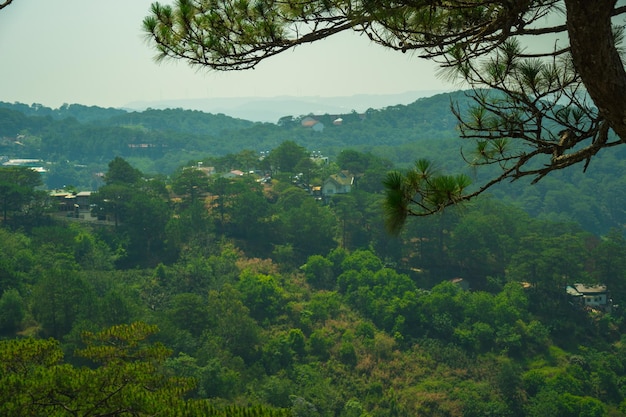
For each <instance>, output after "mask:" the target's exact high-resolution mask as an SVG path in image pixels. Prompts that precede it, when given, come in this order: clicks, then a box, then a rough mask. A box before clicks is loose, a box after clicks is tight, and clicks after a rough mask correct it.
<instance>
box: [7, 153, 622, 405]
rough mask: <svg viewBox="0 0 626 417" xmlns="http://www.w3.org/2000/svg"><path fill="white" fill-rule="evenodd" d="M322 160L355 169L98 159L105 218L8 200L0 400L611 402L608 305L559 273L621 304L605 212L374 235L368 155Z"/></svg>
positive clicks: (612, 350) (486, 217)
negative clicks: (263, 177)
mask: <svg viewBox="0 0 626 417" xmlns="http://www.w3.org/2000/svg"><path fill="white" fill-rule="evenodd" d="M300 151H301V149H300V148H299V147H298V146H297V145H295V144H294V143H284V144H281V145H280V146H278V147H277V151H276V152H275V154H274V155H270V156H268V158H269V160H270V161H279V160H280V155H283V154H294V155H295V154H298V153H299V152H300ZM244 155H245V154H244ZM244 155H239V158H242V157H243V156H244ZM304 157H306V158H308V155H307V154H306V153H304ZM237 159H238V158H228V160H229V161H230V162H231V163H235V162H233V161H236V160H237ZM242 160H246V159H245V158H243V159H242ZM337 161H338V162H339V163H341V165H340V166H338V167H337V168H347V167H348V166H350V168H351V169H353V170H354V171H355V172H362V173H363V177H362V180H363V183H364V184H366V187H365V189H361V188H360V186H357V187H356V189H355V190H353V192H351V193H350V194H346V195H337V196H335V197H333V198H332V199H331V201H329V203H328V204H325V203H324V202H323V201H317V200H315V198H313V197H312V196H311V195H309V194H308V193H307V192H306V191H305V190H304V189H303V188H302V184H301V183H300V182H298V181H297V180H295V179H294V176H293V172H292V173H289V172H284V171H280V170H278V171H276V172H274V177H273V180H272V181H271V182H267V183H262V182H257V181H255V180H254V178H255V176H253V175H244V176H239V177H234V178H229V177H225V176H220V175H215V176H206V175H204V174H202V175H199V174H198V172H202V171H201V170H200V169H199V168H198V167H197V165H194V167H186V168H181V169H179V170H177V171H176V173H175V174H173V175H172V176H171V178H169V179H163V178H161V179H160V178H158V177H151V176H148V175H146V174H145V173H144V172H142V171H141V170H139V169H137V168H135V167H133V166H132V165H130V164H129V163H128V162H127V161H126V160H124V159H122V158H115V159H113V160H111V161H110V162H109V164H108V170H107V171H106V173H105V175H104V181H105V185H104V186H103V187H101V188H100V190H99V191H98V193H97V195H96V196H94V198H95V199H94V201H96V202H98V203H97V207H98V208H94V210H96V211H98V210H99V207H103V208H104V210H105V212H106V214H105V216H104V217H105V218H107V219H108V220H95V219H94V220H93V221H91V222H87V221H83V220H82V219H80V218H78V219H77V218H68V217H65V215H62V216H61V217H58V216H57V215H56V213H55V212H54V211H52V212H37V213H31V214H30V215H29V216H25V215H22V214H20V213H22V211H20V212H17V211H16V212H9V213H8V221H7V222H6V226H5V227H4V228H2V229H0V239H1V241H2V242H3V251H2V252H1V253H0V288H1V292H2V294H1V296H0V332H1V334H2V338H3V340H2V341H0V367H1V368H0V369H2V373H1V374H0V379H1V380H0V397H1V398H3V400H2V401H0V403H2V404H3V407H4V408H3V413H4V414H7V415H23V413H22V414H20V412H23V411H24V410H29V413H30V414H31V415H72V414H71V413H74V414H81V413H82V414H88V413H91V414H93V415H106V414H107V413H112V412H114V411H115V410H117V411H115V412H120V413H122V415H123V413H126V414H128V415H151V414H152V413H153V411H154V410H155V409H158V410H161V411H163V410H169V411H167V412H166V414H168V415H176V414H175V413H178V415H198V413H200V414H202V415H211V414H208V413H209V411H206V410H212V411H210V412H211V413H215V415H257V414H258V415H287V413H288V414H289V415H294V416H389V415H393V416H415V415H423V416H485V415H489V414H492V415H501V416H609V415H610V416H619V415H624V414H626V405H625V404H626V391H624V388H623V387H624V381H625V380H626V379H625V378H626V371H625V369H626V364H625V363H624V358H625V357H626V356H624V354H625V353H626V352H624V340H623V338H622V333H623V331H624V321H623V320H624V315H623V312H622V309H621V308H619V307H617V308H614V309H613V310H612V311H610V312H606V313H601V312H598V311H587V310H584V309H581V308H578V307H575V306H574V305H572V304H571V303H570V302H569V300H568V299H567V297H566V296H565V292H564V286H565V284H567V283H570V284H571V283H575V282H586V283H594V282H601V283H605V284H607V285H608V286H609V289H610V291H611V294H612V297H613V299H614V302H615V303H616V304H621V300H622V299H624V297H626V285H625V284H624V283H625V282H626V281H625V280H624V278H625V277H626V240H624V238H623V236H622V234H621V232H620V231H618V230H615V231H612V232H610V233H607V234H606V235H605V236H603V237H599V236H596V235H593V234H591V233H589V232H587V231H585V230H584V229H582V228H581V227H580V226H578V225H576V224H574V223H571V222H556V221H551V220H541V219H536V218H533V217H531V216H530V215H528V214H527V213H525V212H523V211H522V210H520V209H519V208H515V207H513V206H511V205H507V204H504V203H501V202H498V201H496V200H493V199H486V198H485V199H481V200H479V201H477V202H476V203H475V204H474V205H471V206H467V207H465V208H464V209H462V210H459V211H455V212H446V213H445V214H444V215H441V216H435V217H432V218H420V219H416V221H414V222H410V223H409V225H408V227H407V228H406V230H404V231H403V232H402V233H401V234H400V236H399V237H398V238H391V237H390V236H388V235H387V234H386V233H385V232H384V228H383V224H382V205H381V199H382V193H381V189H380V185H379V187H378V188H375V187H374V189H371V190H370V189H368V187H372V184H374V183H376V181H374V180H370V181H367V180H366V179H367V177H368V175H369V176H371V177H376V175H378V177H377V178H378V179H381V178H382V177H383V176H384V172H385V169H382V170H381V169H380V167H385V166H387V165H388V164H387V163H386V162H385V160H381V159H380V158H377V157H374V156H373V155H372V154H369V153H360V152H355V151H346V152H345V153H341V155H340V156H339V157H338V158H337ZM207 162H210V161H209V160H207ZM215 162H220V163H227V161H226V160H221V159H219V158H218V159H215ZM261 162H262V161H259V163H261ZM216 165H217V164H216ZM324 169H325V168H324V166H318V167H311V171H310V177H311V178H313V179H314V178H319V177H321V176H323V175H324V174H323V170H324ZM0 174H2V170H0ZM379 184H380V183H379ZM118 196H119V197H120V198H119V199H118V198H117V197H118ZM25 204H26V205H28V204H30V203H28V202H26V203H25ZM116 220H117V222H116ZM456 278H462V279H463V282H464V283H468V284H469V287H470V290H464V289H463V286H462V285H460V284H458V283H456V281H457V280H455V279H456ZM453 281H454V282H453ZM157 329H158V330H157ZM18 364H19V365H18ZM16 393H17V394H16ZM16 410H18V411H16ZM174 410H176V411H174ZM198 410H202V411H198ZM133 413H134V414H133ZM194 413H195V414H194ZM220 413H221V414H220ZM237 413H241V414H237ZM246 413H247V414H246ZM253 413H257V414H253Z"/></svg>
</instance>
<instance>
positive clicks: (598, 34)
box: [565, 0, 626, 142]
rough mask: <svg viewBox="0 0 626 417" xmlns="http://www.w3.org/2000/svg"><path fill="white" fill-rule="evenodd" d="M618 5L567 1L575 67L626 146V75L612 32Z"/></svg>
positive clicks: (589, 0) (607, 1)
mask: <svg viewBox="0 0 626 417" xmlns="http://www.w3.org/2000/svg"><path fill="white" fill-rule="evenodd" d="M615 3H616V0H565V6H566V8H567V30H568V32H569V38H570V45H571V53H572V59H573V62H574V66H575V68H576V70H577V71H578V73H579V74H580V78H581V80H582V81H583V83H584V84H585V86H586V88H587V92H588V93H589V96H590V97H591V99H592V100H593V101H594V103H595V105H596V106H597V107H598V110H599V112H600V115H601V116H602V117H603V118H604V119H606V121H607V122H608V123H609V126H610V127H611V128H612V129H613V131H615V133H616V134H617V135H618V136H619V137H620V138H621V139H622V141H625V142H626V120H625V119H626V99H625V98H626V71H624V65H623V64H622V60H621V58H620V56H619V53H618V51H617V49H616V47H615V42H614V38H613V34H612V30H611V13H612V11H613V10H614V8H615Z"/></svg>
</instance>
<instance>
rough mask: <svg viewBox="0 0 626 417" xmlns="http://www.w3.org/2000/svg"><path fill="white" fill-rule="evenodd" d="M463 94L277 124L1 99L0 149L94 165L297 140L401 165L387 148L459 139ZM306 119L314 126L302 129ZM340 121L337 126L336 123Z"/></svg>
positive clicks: (224, 151)
mask: <svg viewBox="0 0 626 417" xmlns="http://www.w3.org/2000/svg"><path fill="white" fill-rule="evenodd" d="M458 95H459V94H458V93H456V94H453V95H451V94H441V95H437V96H434V97H430V98H423V99H419V100H418V101H416V102H415V103H413V104H410V105H407V106H404V105H398V106H391V107H387V108H384V109H379V110H374V109H370V110H368V111H366V112H365V113H363V114H358V113H356V112H352V113H349V114H333V115H329V114H324V115H286V116H285V117H283V118H281V119H280V120H279V121H278V123H277V124H271V123H258V122H256V123H255V122H250V121H247V120H242V119H236V118H232V117H229V116H226V115H223V114H217V115H214V114H208V113H203V112H200V111H192V110H183V109H167V110H154V109H148V110H145V111H143V112H126V111H124V110H119V109H103V108H98V107H87V106H81V105H76V104H72V105H65V106H62V107H61V108H59V109H50V108H46V107H43V106H41V105H37V104H33V105H31V106H28V105H25V104H8V103H0V138H3V143H2V147H0V154H4V155H8V156H15V157H17V156H19V157H23V156H24V155H25V154H28V155H29V157H42V158H50V157H51V156H52V157H53V158H54V157H55V156H58V157H59V158H64V159H69V160H70V161H76V162H80V163H90V162H96V161H99V160H101V159H102V157H103V156H104V157H105V159H106V158H108V157H109V156H115V155H122V156H138V155H137V148H136V147H133V146H132V145H133V144H137V143H145V144H150V145H151V146H150V147H149V152H148V151H147V152H145V156H147V157H149V158H151V159H160V158H163V157H166V156H168V154H169V156H171V157H173V156H172V154H180V153H181V152H183V153H186V154H188V155H195V154H196V153H199V154H201V155H202V156H205V155H207V154H210V155H213V156H221V155H225V154H228V153H237V152H240V151H241V150H242V149H251V150H256V151H261V150H268V149H272V148H274V147H276V146H277V145H278V144H280V143H282V142H283V141H285V140H294V141H295V142H297V143H299V144H300V145H303V146H306V147H307V148H309V149H315V150H320V151H322V152H323V153H324V154H327V155H328V154H331V155H332V154H334V153H336V152H337V151H338V150H341V149H344V148H346V147H353V148H356V149H368V150H372V151H378V152H381V153H383V154H389V153H390V152H391V154H389V155H386V156H387V157H390V159H391V160H392V161H394V162H396V159H397V157H400V159H401V160H399V161H397V162H408V161H410V160H406V159H407V158H406V157H405V155H406V152H403V151H400V152H397V153H396V151H395V150H394V151H390V150H388V149H387V147H388V146H403V145H412V144H413V143H414V141H415V140H417V139H432V138H442V137H447V138H450V137H454V125H455V119H454V117H453V116H452V114H451V113H450V110H449V109H450V100H451V98H453V97H456V96H458ZM307 117H312V118H313V119H314V120H315V121H316V122H318V123H317V125H316V126H311V125H307V126H303V123H302V122H303V120H304V119H305V118H307ZM338 119H341V121H342V122H341V124H340V125H338V124H337V123H334V122H336V121H337V120H338ZM18 135H22V137H24V136H25V137H26V138H28V137H36V138H39V139H40V140H35V141H28V140H27V141H20V142H21V144H20V145H18V146H17V147H13V148H12V147H11V145H12V143H11V139H15V138H16V137H17V136H18ZM77 148H79V149H80V150H78V149H77ZM157 150H158V152H157ZM142 156H143V155H142ZM166 165H169V164H166Z"/></svg>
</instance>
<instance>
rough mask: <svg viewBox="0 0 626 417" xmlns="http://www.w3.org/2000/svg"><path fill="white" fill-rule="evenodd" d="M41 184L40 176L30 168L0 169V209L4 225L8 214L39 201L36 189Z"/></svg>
mask: <svg viewBox="0 0 626 417" xmlns="http://www.w3.org/2000/svg"><path fill="white" fill-rule="evenodd" d="M41 184H42V181H41V174H39V173H38V172H37V171H35V170H33V169H31V168H26V167H2V168H0V207H2V217H3V220H4V222H5V223H6V222H7V219H8V215H9V213H11V212H17V211H21V210H24V209H26V208H27V207H28V206H29V205H30V204H33V203H35V202H36V200H37V199H41V194H40V193H38V192H37V189H36V188H37V187H38V186H40V185H41Z"/></svg>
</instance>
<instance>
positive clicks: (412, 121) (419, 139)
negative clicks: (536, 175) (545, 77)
mask: <svg viewBox="0 0 626 417" xmlns="http://www.w3.org/2000/svg"><path fill="white" fill-rule="evenodd" d="M451 102H455V103H457V104H458V105H460V106H469V102H468V101H466V98H465V97H464V94H463V93H461V92H459V93H453V94H441V95H437V96H434V97H430V98H423V99H419V100H417V101H416V102H414V103H412V104H410V105H407V106H404V105H398V106H391V107H387V108H385V109H381V110H368V111H367V112H365V113H363V114H357V113H356V112H353V113H350V114H345V115H312V117H313V118H314V119H315V120H316V121H318V122H319V123H320V124H323V126H324V128H323V129H321V130H313V129H312V128H310V127H304V126H303V125H302V122H303V121H304V120H305V119H306V118H307V117H309V116H285V117H283V118H282V119H281V120H279V122H278V124H269V123H266V124H261V123H251V122H247V121H242V120H238V119H232V118H229V117H227V116H224V115H210V114H204V113H201V112H196V111H185V110H181V109H177V110H149V111H146V112H141V113H139V112H134V113H126V112H123V111H120V110H114V109H101V108H97V107H86V106H80V105H69V106H65V107H62V108H61V109H57V110H52V109H48V108H45V107H43V106H40V105H32V106H26V105H21V104H7V103H1V104H2V105H1V106H0V107H1V108H0V155H5V156H6V157H7V158H42V159H44V161H43V164H44V167H45V168H46V169H47V173H46V175H45V176H44V177H43V180H44V183H45V185H46V186H47V188H61V187H64V186H74V187H76V188H78V189H83V190H96V189H97V188H99V187H100V186H102V185H103V184H104V182H103V181H102V175H101V174H102V173H103V172H105V171H106V170H107V164H108V162H109V161H111V160H112V159H114V158H115V157H118V156H119V157H123V158H124V159H126V160H127V161H129V162H130V163H132V164H133V166H135V167H137V168H139V169H141V170H142V171H143V172H146V173H149V174H150V175H152V176H155V175H156V176H158V174H160V175H163V176H171V175H173V174H174V173H175V172H176V171H177V170H178V169H179V167H181V166H182V165H187V164H188V163H189V161H203V162H204V164H205V166H214V167H215V168H216V170H217V171H218V172H227V171H228V170H231V169H240V170H243V171H246V172H247V171H249V170H251V169H255V168H260V169H262V170H271V166H269V164H268V165H265V166H261V167H259V166H258V163H257V160H258V156H259V153H260V152H267V151H272V150H274V149H276V148H278V147H279V146H280V145H281V144H282V143H284V142H289V141H293V142H295V143H296V144H297V145H299V146H300V147H303V148H305V150H306V151H309V152H319V153H321V155H322V156H325V157H329V158H330V160H331V162H336V161H338V160H339V158H341V157H342V156H341V154H344V153H345V152H347V151H356V152H357V153H365V154H368V155H372V156H375V157H377V158H381V159H383V160H385V161H386V162H385V163H383V164H379V165H378V166H374V165H372V166H369V165H367V164H365V165H364V166H365V167H366V168H365V169H368V170H370V174H376V175H369V178H370V180H369V184H370V185H371V186H370V187H369V188H367V191H370V192H373V191H376V190H379V189H380V184H381V180H380V178H382V177H379V176H378V173H379V172H385V171H388V170H389V169H392V168H394V167H395V168H397V169H399V170H401V171H403V170H404V169H406V168H410V167H412V166H413V161H415V160H419V159H428V160H430V161H432V162H431V163H432V165H433V167H434V168H437V169H438V170H439V171H441V172H443V173H449V172H455V171H456V172H459V171H461V172H463V173H464V174H465V175H467V176H469V177H470V178H472V179H473V181H474V182H475V183H477V184H480V183H482V182H484V181H486V180H488V179H489V178H490V176H492V175H493V172H490V171H489V169H487V170H485V169H482V170H480V171H474V170H467V169H466V162H465V161H464V160H463V159H462V158H461V157H460V156H459V157H456V158H455V157H449V156H448V157H446V158H443V157H442V155H458V150H459V148H462V145H463V143H462V142H460V141H459V140H458V139H455V137H456V136H457V135H458V133H457V132H455V126H456V123H457V121H456V119H455V117H454V116H453V114H452V113H451V112H450V105H451ZM464 103H465V104H464ZM55 112H56V113H60V114H59V115H57V116H53V114H55ZM36 114H45V116H44V117H39V116H35V115H36ZM79 115H82V116H81V117H80V118H78V117H79ZM68 117H70V118H68ZM337 117H341V119H342V123H341V125H337V124H334V123H333V121H335V120H336V119H337ZM68 129H69V130H68ZM142 144H143V145H145V146H144V147H141V146H138V145H142ZM149 144H152V145H155V146H148V145H149ZM156 144H161V145H163V146H161V147H158V146H156ZM159 146H160V145H159ZM209 155H210V157H209ZM347 156H350V155H349V153H348V154H347ZM623 156H624V151H622V150H615V151H612V152H606V153H602V152H601V153H599V154H597V155H596V156H595V157H594V162H593V163H591V164H590V165H589V166H588V167H587V170H586V172H583V170H582V169H575V168H573V169H569V170H565V171H563V172H555V173H553V174H552V175H551V176H549V177H546V178H544V179H543V180H542V181H541V182H539V183H537V184H535V185H533V186H532V187H528V186H527V185H528V184H529V181H527V180H523V179H521V180H518V181H516V182H513V183H507V184H504V185H503V186H501V187H495V188H492V189H491V193H492V194H493V195H495V196H497V197H498V199H505V200H506V201H508V202H510V203H511V204H514V205H516V206H518V207H521V208H523V209H524V210H525V211H526V212H528V213H531V214H532V215H533V216H536V217H541V218H545V219H552V220H555V221H575V222H577V223H579V224H581V225H583V226H584V228H585V229H586V230H588V231H590V232H593V233H596V234H600V235H602V234H605V233H607V232H608V231H609V230H610V229H611V228H619V227H621V225H622V224H624V223H625V222H626V213H625V212H624V207H623V204H622V201H623V198H622V197H623V196H622V191H621V190H624V189H626V188H625V187H624V186H623V184H622V183H623V182H624V179H623V175H622V173H623V172H624V170H623V169H621V168H622V164H623V162H622V160H623V159H624V158H623ZM344 159H345V158H344ZM356 162H357V163H358V164H361V165H363V164H364V163H365V162H366V161H358V158H357V160H356ZM354 165H355V164H354V163H351V162H346V169H350V170H354V169H357V170H358V169H363V168H359V167H355V166H354ZM298 169H299V170H298V172H299V173H300V172H302V173H304V174H306V172H307V168H306V166H302V167H299V168H298ZM333 169H336V167H335V168H330V169H329V170H328V171H327V172H326V173H325V174H324V175H329V174H331V173H333ZM355 172H358V171H355ZM363 172H364V171H363ZM163 178H164V177H163ZM323 179H324V177H323V176H320V177H319V178H318V180H317V183H314V182H313V181H311V179H307V181H308V182H310V183H312V184H314V185H321V181H323ZM367 181H368V180H367V179H362V180H361V182H360V183H361V186H362V187H367V186H366V184H365V183H366V182H367Z"/></svg>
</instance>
